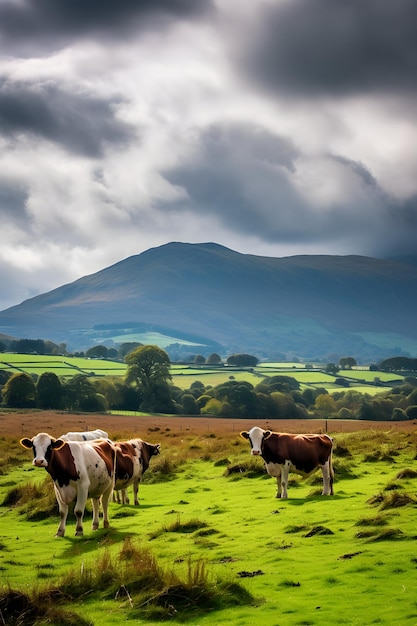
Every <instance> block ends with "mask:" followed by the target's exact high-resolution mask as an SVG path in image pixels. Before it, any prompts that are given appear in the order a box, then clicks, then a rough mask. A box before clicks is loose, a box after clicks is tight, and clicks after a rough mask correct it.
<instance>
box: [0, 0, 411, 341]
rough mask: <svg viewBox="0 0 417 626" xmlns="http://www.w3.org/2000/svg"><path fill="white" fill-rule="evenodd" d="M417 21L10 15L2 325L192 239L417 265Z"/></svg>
mask: <svg viewBox="0 0 417 626" xmlns="http://www.w3.org/2000/svg"><path fill="white" fill-rule="evenodd" d="M416 17H417V15H416V5H415V3H414V1H412V0H401V1H400V2H391V1H389V0H291V1H289V0H274V1H273V2H270V0H253V2H250V3H241V2H238V1H237V0H216V1H214V0H213V1H210V0H198V1H197V0H159V1H158V0H156V1H155V2H151V1H150V0H146V1H145V0H144V1H137V0H121V1H120V2H117V3H116V2H114V1H110V0H105V1H100V2H98V1H97V0H83V1H81V0H5V1H3V2H1V3H0V219H1V223H2V235H3V237H2V246H1V248H0V276H1V278H2V284H3V285H9V286H8V287H7V289H2V290H1V296H0V310H1V309H4V308H6V307H8V306H12V305H13V304H17V303H18V302H20V301H22V300H24V299H26V298H28V297H31V296H33V295H35V294H37V293H43V292H46V291H49V290H50V289H52V288H54V287H57V286H59V285H62V284H64V283H68V282H70V281H72V280H75V279H77V278H79V277H81V276H83V275H86V274H91V273H93V272H95V271H98V270H100V269H102V268H104V267H107V266H109V265H111V264H112V263H115V262H117V261H119V260H121V259H123V258H126V257H127V256H130V255H133V254H138V253H140V252H142V251H144V250H146V249H148V248H150V247H155V246H158V245H162V244H164V243H167V242H169V241H173V240H176V241H188V242H201V241H214V242H217V243H219V244H222V245H225V246H228V247H230V248H232V249H234V250H238V251H240V252H243V253H250V254H258V255H267V256H288V255H292V254H362V255H370V256H379V257H386V256H393V255H397V254H404V255H406V254H415V237H416V234H417V127H416V124H415V110H416V104H417V103H416V99H417V98H416V82H417V71H416V70H417V19H416ZM0 332H1V329H0Z"/></svg>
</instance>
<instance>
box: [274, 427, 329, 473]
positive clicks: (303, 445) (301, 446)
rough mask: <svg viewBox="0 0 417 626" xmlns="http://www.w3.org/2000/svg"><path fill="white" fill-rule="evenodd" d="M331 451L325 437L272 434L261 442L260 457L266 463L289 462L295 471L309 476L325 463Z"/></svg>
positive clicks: (327, 438) (327, 439)
mask: <svg viewBox="0 0 417 626" xmlns="http://www.w3.org/2000/svg"><path fill="white" fill-rule="evenodd" d="M331 450H332V440H331V439H330V437H328V436H327V435H292V434H287V433H272V435H271V436H270V437H268V439H265V440H264V442H263V448H262V457H263V459H264V460H265V462H266V463H278V464H284V463H285V462H286V461H290V463H291V465H293V466H294V467H295V468H296V469H297V471H299V472H302V473H304V474H310V473H311V472H312V471H313V470H314V469H315V468H316V467H317V466H318V465H324V463H326V461H327V460H328V459H329V456H330V453H331Z"/></svg>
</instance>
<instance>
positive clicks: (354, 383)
mask: <svg viewBox="0 0 417 626" xmlns="http://www.w3.org/2000/svg"><path fill="white" fill-rule="evenodd" d="M1 369H2V370H5V371H10V372H12V373H15V372H27V373H28V374H36V375H37V376H40V375H41V374H43V373H44V372H54V373H55V374H56V375H57V376H59V377H64V378H70V377H71V376H75V375H76V374H84V375H85V376H124V375H125V373H126V369H127V366H126V364H125V363H119V362H117V361H109V360H105V359H88V358H82V357H70V356H48V355H28V354H14V353H1V354H0V370H1ZM280 375H281V376H292V377H293V378H295V379H296V380H297V381H298V382H299V383H300V386H301V388H302V389H305V388H306V387H323V388H324V389H327V390H328V391H329V392H330V393H331V392H334V391H340V390H341V389H342V387H340V385H337V384H335V380H336V378H338V377H343V378H346V379H348V380H349V383H350V388H351V389H352V388H353V389H356V390H357V391H360V392H361V393H369V394H371V395H373V394H376V393H380V392H381V391H383V389H384V387H381V386H380V384H379V383H382V384H383V385H384V386H389V385H390V384H391V383H392V384H393V385H394V384H396V383H397V382H398V381H401V380H402V379H403V377H402V376H399V375H397V374H391V373H388V372H371V371H369V370H340V372H338V374H337V375H336V376H332V375H331V374H327V373H326V372H324V371H322V370H320V369H319V368H318V367H317V368H312V369H310V368H309V369H306V367H305V365H304V364H303V363H261V364H260V365H258V366H257V367H254V368H249V369H244V368H243V369H239V368H234V367H227V366H226V367H218V368H217V367H206V366H201V367H198V366H196V365H177V364H173V365H172V366H171V376H172V382H173V384H174V385H175V386H177V387H179V388H180V389H188V388H189V387H190V385H191V384H192V383H193V382H194V381H197V380H198V381H200V382H201V383H202V384H203V385H204V386H206V387H207V386H208V385H210V386H212V387H215V386H216V385H220V384H222V383H225V382H227V381H228V380H238V381H247V382H249V383H251V384H252V385H253V386H256V385H257V384H259V383H260V382H261V381H262V379H263V378H265V377H271V376H280ZM378 381H379V383H378Z"/></svg>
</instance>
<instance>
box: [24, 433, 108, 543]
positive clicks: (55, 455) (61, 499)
mask: <svg viewBox="0 0 417 626" xmlns="http://www.w3.org/2000/svg"><path fill="white" fill-rule="evenodd" d="M20 443H21V445H22V446H23V447H24V448H27V449H30V448H32V449H33V457H34V458H33V465H35V466H36V467H44V468H45V469H46V471H47V472H48V474H50V476H51V478H52V480H53V481H54V489H55V496H56V499H57V502H58V506H59V514H60V518H61V521H60V524H59V526H58V530H57V532H56V536H57V537H63V536H64V534H65V524H66V521H67V516H68V505H69V504H70V503H71V502H73V501H74V500H75V501H76V502H75V506H74V514H75V516H76V519H77V524H76V528H75V534H76V535H80V536H81V535H82V534H83V516H84V510H85V504H86V502H87V498H91V500H92V505H93V525H92V528H93V530H97V528H98V525H99V505H100V501H101V503H102V507H103V525H104V527H105V528H108V526H109V518H108V503H109V499H110V497H111V494H112V491H113V487H114V477H115V460H116V450H115V447H114V445H113V444H112V443H111V441H109V440H106V439H98V440H96V441H91V442H88V441H83V442H78V441H68V442H65V441H64V440H63V439H55V438H54V437H51V436H50V435H48V434H47V433H39V434H38V435H35V437H32V439H28V438H27V437H25V438H23V439H21V440H20Z"/></svg>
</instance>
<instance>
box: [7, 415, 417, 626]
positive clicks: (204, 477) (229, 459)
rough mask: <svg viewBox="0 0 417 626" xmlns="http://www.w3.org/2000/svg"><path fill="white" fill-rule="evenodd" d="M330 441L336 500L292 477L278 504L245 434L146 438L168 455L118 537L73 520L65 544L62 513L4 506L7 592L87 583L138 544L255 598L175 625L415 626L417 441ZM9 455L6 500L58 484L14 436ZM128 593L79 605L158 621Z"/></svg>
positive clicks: (96, 592)
mask: <svg viewBox="0 0 417 626" xmlns="http://www.w3.org/2000/svg"><path fill="white" fill-rule="evenodd" d="M332 434H333V436H334V437H335V441H336V449H335V455H334V464H335V471H336V480H335V495H334V496H333V497H320V496H318V495H317V494H318V492H319V489H320V480H318V474H317V475H315V477H313V478H310V479H308V480H304V481H303V480H301V479H300V478H298V477H293V478H292V479H291V483H290V486H289V498H288V500H276V499H275V498H274V495H275V491H276V484H275V481H274V480H273V479H272V478H269V477H268V476H267V475H266V474H264V473H263V472H260V471H257V470H260V469H261V468H262V462H261V460H259V459H251V457H250V455H249V446H248V444H247V442H245V441H243V440H242V439H240V438H239V437H238V435H237V433H233V434H229V435H227V434H226V435H216V433H213V432H210V433H207V434H206V435H205V436H200V437H197V436H195V435H187V434H185V433H184V432H181V433H180V432H175V427H174V428H172V429H167V430H166V431H165V432H149V433H148V436H147V438H148V440H149V441H155V442H156V441H157V440H158V441H161V443H162V448H161V452H162V453H161V455H160V457H158V458H156V459H154V460H153V461H152V464H151V467H150V469H149V470H148V473H147V474H146V475H145V482H144V484H142V486H141V488H140V498H141V506H140V507H139V508H137V507H134V506H131V505H130V506H122V505H117V504H112V505H111V529H110V530H103V529H101V530H99V531H96V532H92V531H91V530H90V529H89V521H88V517H89V515H90V514H87V517H86V522H85V536H84V537H83V538H75V537H74V528H75V524H74V519H73V516H71V514H70V516H69V522H68V525H67V534H66V537H65V538H63V539H62V538H60V539H55V538H54V534H55V531H56V528H57V526H58V516H57V514H54V515H52V516H50V517H46V518H45V519H36V516H34V519H31V520H28V519H27V515H28V514H30V507H31V506H32V507H34V506H35V504H34V503H32V504H26V505H25V506H17V505H9V506H4V505H3V506H0V545H1V553H0V572H1V580H2V583H3V585H6V586H10V587H12V588H18V589H23V590H30V589H33V588H36V589H41V588H43V587H44V586H48V585H51V584H53V585H55V586H58V587H59V580H60V579H61V576H63V575H64V574H66V575H67V576H68V572H71V575H72V576H73V577H75V579H77V580H78V579H80V578H82V577H83V576H84V575H85V572H87V571H89V568H92V569H93V570H94V569H97V567H96V565H97V563H98V562H99V563H101V564H102V563H104V562H108V561H109V559H111V558H114V559H116V561H117V562H119V561H120V551H121V550H122V548H123V546H125V547H126V542H127V541H128V542H131V543H130V544H128V545H133V546H137V547H138V548H140V549H141V550H143V549H146V550H150V551H151V552H152V554H153V555H154V557H155V559H156V560H157V562H158V563H159V564H160V566H161V567H163V568H165V569H166V570H168V571H173V572H175V573H176V575H177V576H180V577H183V578H187V576H189V574H190V567H191V568H193V567H194V568H196V567H198V564H199V563H200V564H201V563H202V562H204V564H205V565H204V567H205V572H206V573H205V576H206V577H207V578H208V579H209V581H210V585H211V586H212V588H213V590H214V593H215V591H216V589H219V591H218V593H219V594H220V593H222V592H221V591H220V589H221V587H220V583H219V581H223V582H224V581H227V582H228V583H230V584H235V583H239V584H240V585H242V586H243V588H244V589H246V590H247V591H248V592H250V594H251V595H252V597H253V600H252V601H249V602H247V603H245V604H242V605H237V606H229V607H228V608H224V609H221V610H216V611H210V610H208V611H205V612H202V613H200V612H199V610H198V602H196V605H195V606H194V607H193V609H192V612H191V614H190V613H189V612H188V613H187V612H185V613H184V612H182V611H181V609H180V608H179V609H178V612H177V613H175V612H174V610H173V611H172V616H171V618H170V620H169V621H171V622H173V623H184V622H185V621H186V620H188V623H190V624H198V625H199V626H218V625H219V624H236V625H240V626H252V625H253V624H263V625H265V626H278V625H279V626H301V625H307V624H308V625H312V626H329V624H331V625H335V624H349V625H356V626H359V625H360V626H368V625H370V624H381V625H385V626H392V625H394V624H401V625H410V626H415V624H416V623H417V596H416V594H415V580H416V571H417V542H416V538H417V531H416V524H415V520H416V514H417V499H416V490H417V466H416V461H415V451H416V444H417V432H414V433H399V432H394V431H393V430H392V429H391V430H389V431H387V432H383V431H382V432H374V431H372V430H369V431H361V432H358V433H352V434H338V433H332ZM0 453H1V456H2V464H1V467H2V468H3V469H2V475H1V477H0V502H4V500H5V498H6V497H7V495H8V494H9V493H10V490H11V489H13V488H14V487H16V486H21V485H24V484H26V483H28V482H30V483H43V482H44V481H45V479H47V480H48V481H50V479H49V477H48V476H47V474H46V472H45V471H44V470H42V469H34V468H32V466H31V464H30V454H29V453H28V451H25V450H23V449H22V448H21V447H20V446H19V444H18V442H17V441H16V440H13V441H6V440H4V439H1V440H0ZM4 468H6V471H5V469H4ZM234 468H235V471H233V469H234ZM48 484H49V487H48V489H49V491H52V485H51V484H50V483H47V485H48ZM37 506H38V507H39V508H40V509H41V508H42V506H41V503H40V502H39V498H38V501H37ZM25 507H26V510H25ZM125 551H126V548H125ZM132 553H134V551H133V550H132ZM109 585H110V583H109ZM126 587H127V588H126V589H125V590H124V593H120V594H118V595H117V597H115V594H114V593H113V594H111V593H109V591H108V590H106V588H105V589H101V590H100V589H96V588H95V587H94V584H92V585H91V589H89V592H88V593H84V594H83V595H81V596H80V597H77V599H76V602H73V601H72V602H71V609H74V610H76V611H77V612H78V613H79V614H81V615H82V616H83V618H84V619H86V620H88V621H87V623H90V624H94V625H97V626H110V625H112V626H113V625H114V624H117V623H122V622H125V621H135V623H142V624H148V625H152V624H155V625H156V624H157V623H160V622H159V621H157V620H153V619H149V616H148V617H145V616H144V613H143V610H144V606H141V603H140V602H141V601H140V600H139V598H140V593H139V590H137V589H135V586H134V584H132V583H131V586H130V587H129V584H128V583H126ZM177 600H178V598H177ZM173 602H174V604H175V600H173ZM178 602H179V600H178ZM174 609H175V607H174ZM0 621H1V620H0Z"/></svg>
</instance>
